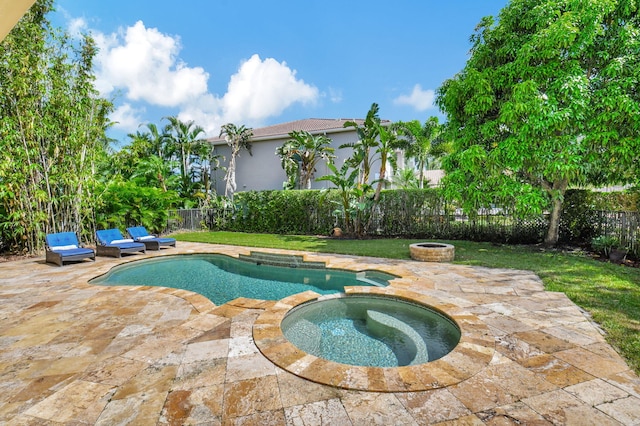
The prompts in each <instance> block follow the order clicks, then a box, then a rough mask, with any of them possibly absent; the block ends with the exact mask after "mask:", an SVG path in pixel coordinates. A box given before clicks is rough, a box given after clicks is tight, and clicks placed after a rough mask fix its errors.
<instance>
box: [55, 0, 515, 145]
mask: <svg viewBox="0 0 640 426" xmlns="http://www.w3.org/2000/svg"><path fill="white" fill-rule="evenodd" d="M507 1H508V0H482V1H477V0H452V1H431V0H423V1H419V0H412V1H408V0H398V1H396V2H389V1H384V2H383V1H379V0H369V1H361V0H353V1H348V2H344V1H336V0H323V1H317V0H305V1H289V0H286V1H285V0H280V1H277V0H276V1H264V0H260V1H258V0H215V1H211V0H187V1H185V2H182V3H181V4H180V5H178V3H176V2H175V1H172V2H168V1H164V0H155V1H150V0H127V1H123V0H110V1H108V2H106V1H98V0H58V1H57V2H56V4H55V7H56V12H55V13H54V15H53V16H51V19H52V22H53V23H54V25H56V26H59V27H64V28H67V29H68V30H69V31H70V32H71V33H78V32H85V33H91V34H92V35H93V36H94V38H95V39H96V41H97V43H98V46H99V48H100V53H99V55H98V57H97V58H96V76H97V81H96V86H97V87H98V89H99V90H100V91H101V94H102V95H103V96H105V97H108V98H109V99H112V100H113V102H114V104H115V106H116V108H117V109H116V111H115V113H114V114H113V116H112V120H114V121H117V122H118V124H117V125H115V126H114V128H113V129H112V130H111V136H112V137H114V138H116V139H118V140H120V141H121V142H125V141H126V140H127V138H126V134H127V133H131V132H135V131H136V130H138V126H139V125H140V124H141V123H149V122H150V123H156V124H164V123H166V121H163V120H162V118H163V117H166V116H178V117H179V118H180V119H181V120H184V121H187V120H194V121H195V123H196V124H198V125H200V126H202V127H203V128H205V130H206V131H207V135H208V136H217V135H218V133H219V131H220V126H221V125H223V124H225V123H229V122H232V123H235V124H238V125H246V126H249V127H254V128H255V127H261V126H265V125H271V124H276V123H282V122H287V121H292V120H299V119H304V118H363V117H364V116H365V115H366V113H367V111H368V110H369V107H370V106H371V104H372V103H373V102H377V103H378V104H379V105H380V116H381V118H383V119H388V120H392V121H397V120H414V119H418V120H420V121H424V120H426V118H427V117H429V116H431V115H438V116H440V113H439V111H438V109H437V108H436V107H435V106H434V105H433V92H434V91H435V90H436V89H437V88H438V87H439V86H440V85H441V84H442V82H443V81H444V80H446V79H447V78H450V77H452V76H453V75H455V73H457V72H458V71H460V70H461V69H462V68H463V67H464V65H465V63H466V60H467V59H468V52H469V48H470V43H469V37H470V36H471V35H472V34H473V31H474V28H475V26H476V24H477V23H478V22H479V21H480V19H481V18H482V17H483V16H487V15H494V16H495V15H497V13H498V12H499V11H500V9H501V8H502V7H504V6H506V4H507Z"/></svg>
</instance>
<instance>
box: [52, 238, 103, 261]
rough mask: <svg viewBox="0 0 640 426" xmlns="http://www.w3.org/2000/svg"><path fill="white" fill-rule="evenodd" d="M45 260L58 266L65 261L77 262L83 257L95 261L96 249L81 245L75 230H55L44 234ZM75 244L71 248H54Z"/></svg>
mask: <svg viewBox="0 0 640 426" xmlns="http://www.w3.org/2000/svg"><path fill="white" fill-rule="evenodd" d="M45 241H46V249H45V261H46V262H47V263H55V264H56V265H58V266H62V265H64V263H65V262H79V261H81V260H84V259H87V258H89V259H91V260H92V261H94V262H95V261H96V251H95V250H94V249H92V248H88V247H83V246H82V245H81V244H80V242H79V241H78V236H77V235H76V233H75V232H57V233H53V234H47V236H46V239H45ZM69 245H75V246H76V247H77V248H73V249H63V250H60V249H56V247H62V246H69Z"/></svg>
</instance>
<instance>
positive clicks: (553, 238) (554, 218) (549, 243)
mask: <svg viewBox="0 0 640 426" xmlns="http://www.w3.org/2000/svg"><path fill="white" fill-rule="evenodd" d="M552 203H553V205H552V207H551V216H550V217H549V228H548V229H547V235H546V236H545V237H544V245H545V247H554V246H555V245H556V244H558V237H559V233H560V214H561V213H562V199H554V200H553V201H552Z"/></svg>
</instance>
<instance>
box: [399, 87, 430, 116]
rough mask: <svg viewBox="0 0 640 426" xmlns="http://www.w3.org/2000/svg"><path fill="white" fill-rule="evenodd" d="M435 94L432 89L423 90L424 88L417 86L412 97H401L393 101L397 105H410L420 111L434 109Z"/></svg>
mask: <svg viewBox="0 0 640 426" xmlns="http://www.w3.org/2000/svg"><path fill="white" fill-rule="evenodd" d="M434 99H435V93H434V91H433V90H431V89H427V90H422V86H420V85H419V84H416V85H415V86H413V91H412V92H411V94H410V95H401V96H398V97H397V98H395V99H394V100H393V103H394V104H396V105H409V106H411V107H413V108H415V109H416V110H418V111H425V110H427V109H429V108H433V101H434Z"/></svg>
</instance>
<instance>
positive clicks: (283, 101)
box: [222, 55, 319, 122]
mask: <svg viewBox="0 0 640 426" xmlns="http://www.w3.org/2000/svg"><path fill="white" fill-rule="evenodd" d="M318 95H319V94H318V89H317V88H316V87H314V86H310V85H308V84H306V83H305V82H304V81H303V80H299V79H297V78H296V71H295V70H291V69H290V68H289V67H288V66H287V64H286V63H285V62H278V61H276V60H275V59H273V58H266V59H265V60H264V61H263V60H261V59H260V56H258V55H253V56H252V57H251V58H249V60H247V61H246V62H244V63H243V64H242V65H240V69H239V70H238V72H237V73H236V74H234V75H233V76H231V80H230V81H229V86H228V87H227V93H226V94H225V95H224V97H223V99H222V100H223V115H224V118H225V119H226V120H228V121H230V122H236V121H238V122H241V121H245V120H246V121H248V122H260V121H262V120H264V119H265V118H267V117H271V116H274V115H279V114H281V113H282V111H284V110H285V109H286V108H287V107H289V106H290V105H291V104H293V103H297V102H300V103H302V104H307V103H312V102H315V101H316V100H317V99H318Z"/></svg>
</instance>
